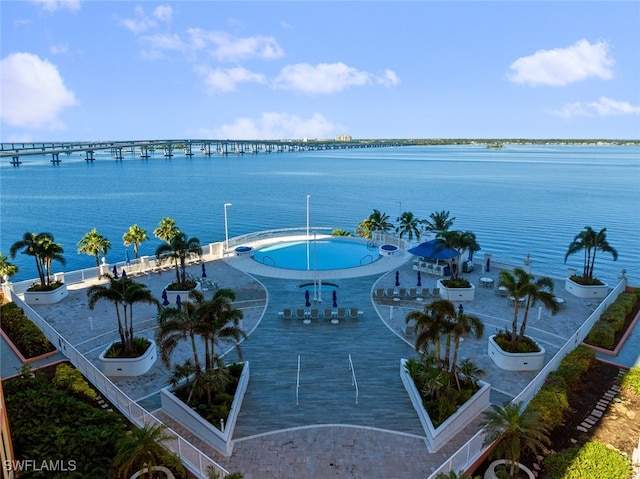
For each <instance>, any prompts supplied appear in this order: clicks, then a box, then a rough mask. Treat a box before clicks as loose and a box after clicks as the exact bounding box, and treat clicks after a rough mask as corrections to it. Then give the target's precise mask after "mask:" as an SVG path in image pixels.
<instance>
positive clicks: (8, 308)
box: [0, 303, 56, 358]
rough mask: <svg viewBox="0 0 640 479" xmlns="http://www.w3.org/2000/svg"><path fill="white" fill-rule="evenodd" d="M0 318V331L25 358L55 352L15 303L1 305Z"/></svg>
mask: <svg viewBox="0 0 640 479" xmlns="http://www.w3.org/2000/svg"><path fill="white" fill-rule="evenodd" d="M0 316H2V322H1V323H0V326H1V327H2V330H3V331H4V332H5V333H6V335H7V336H8V337H9V339H10V340H11V342H12V343H13V344H14V345H15V346H16V347H17V348H18V350H19V351H20V353H22V355H23V356H24V357H25V358H33V357H36V356H41V355H42V354H46V353H50V352H52V351H55V349H56V348H55V347H54V346H53V344H51V343H50V342H49V340H48V339H47V337H46V336H45V335H44V333H43V332H42V331H40V329H39V328H38V326H36V325H35V324H34V323H33V321H31V320H30V319H29V318H27V317H26V316H25V314H24V311H23V310H22V309H21V308H19V307H18V306H17V305H16V304H15V303H6V304H3V305H2V307H1V309H0Z"/></svg>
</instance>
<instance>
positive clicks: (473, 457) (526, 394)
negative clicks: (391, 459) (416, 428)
mask: <svg viewBox="0 0 640 479" xmlns="http://www.w3.org/2000/svg"><path fill="white" fill-rule="evenodd" d="M626 287H627V280H626V279H622V280H621V281H620V282H619V283H618V284H617V285H616V287H615V288H613V289H612V290H611V292H610V293H609V295H608V296H607V297H606V298H605V299H604V300H603V301H602V303H600V305H599V306H598V307H597V308H596V309H595V310H594V311H593V313H591V315H590V316H589V318H588V319H587V320H586V321H585V322H584V323H583V324H582V326H581V327H580V328H579V329H578V330H577V331H576V332H575V334H574V335H573V336H571V338H569V340H568V341H567V342H566V343H565V344H564V346H563V347H562V348H561V349H560V351H558V352H557V353H556V354H555V356H553V358H551V361H549V362H548V363H547V364H546V365H545V367H544V368H542V370H541V371H540V372H539V373H538V374H537V375H536V377H535V378H533V380H532V381H531V382H530V383H529V384H528V385H527V386H526V387H525V388H524V389H523V390H522V392H521V393H520V394H518V395H517V396H516V397H515V398H514V399H513V401H511V402H512V403H519V402H522V403H523V405H524V406H526V405H527V404H529V401H531V399H533V396H535V395H536V393H537V392H538V391H539V390H540V388H541V387H542V385H543V384H544V382H545V380H546V379H547V376H548V375H549V373H551V372H553V371H555V370H556V369H558V366H559V365H560V362H561V361H562V360H563V359H564V357H565V356H566V355H567V354H569V353H570V352H571V351H573V350H574V349H575V348H576V347H577V346H578V345H579V344H580V343H581V342H582V341H583V340H584V338H586V337H587V335H588V334H589V331H590V330H591V328H592V327H593V325H594V323H595V322H596V321H597V320H598V319H600V316H601V315H602V313H603V312H604V310H605V309H607V307H608V306H609V305H610V304H611V303H613V302H614V301H615V300H616V298H617V297H618V295H619V294H620V293H622V292H624V290H625V288H626ZM483 443H484V431H479V432H478V433H476V434H475V435H474V436H473V437H472V438H471V439H469V441H467V443H466V444H464V445H463V446H462V447H461V448H460V449H458V451H457V452H455V453H454V454H453V455H452V456H451V457H450V458H449V459H448V460H447V461H446V462H445V463H444V464H442V465H441V466H440V467H439V468H438V469H437V470H436V471H434V472H433V473H432V474H431V475H430V476H429V478H430V479H433V478H435V477H436V476H437V475H438V474H440V473H444V474H448V473H449V472H450V471H455V472H458V471H461V470H466V469H467V468H469V467H470V466H471V465H472V464H473V463H474V462H476V461H477V460H478V459H479V458H480V457H481V456H482V455H483V454H485V453H486V451H487V450H488V449H489V447H490V446H484V445H483Z"/></svg>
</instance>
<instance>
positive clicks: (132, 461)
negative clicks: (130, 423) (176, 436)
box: [113, 423, 173, 479]
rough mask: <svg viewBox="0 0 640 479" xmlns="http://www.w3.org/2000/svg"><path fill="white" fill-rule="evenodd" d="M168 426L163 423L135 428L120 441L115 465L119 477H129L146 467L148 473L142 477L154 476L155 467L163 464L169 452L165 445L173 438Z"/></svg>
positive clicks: (114, 461) (117, 446) (114, 460)
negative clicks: (167, 431) (167, 429)
mask: <svg viewBox="0 0 640 479" xmlns="http://www.w3.org/2000/svg"><path fill="white" fill-rule="evenodd" d="M166 428H167V427H166V426H165V425H164V424H162V423H159V424H156V425H147V426H144V427H142V428H134V429H133V430H132V431H131V434H125V435H124V436H123V437H122V438H121V439H120V440H119V441H118V443H117V445H116V456H115V457H114V459H113V466H114V468H115V470H116V472H117V473H118V476H119V477H122V478H129V477H130V476H131V474H132V473H135V472H137V471H141V470H143V469H145V468H146V469H147V473H146V474H145V475H143V476H140V477H147V478H149V479H151V478H152V477H154V475H153V469H154V468H155V467H157V466H160V465H162V464H163V458H164V457H165V456H166V455H167V454H168V451H167V450H166V449H164V447H163V446H164V444H166V443H167V442H168V441H169V440H172V439H173V438H172V437H171V436H170V435H168V434H167V433H166V432H165V430H166Z"/></svg>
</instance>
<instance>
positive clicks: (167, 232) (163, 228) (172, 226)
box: [153, 217, 180, 243]
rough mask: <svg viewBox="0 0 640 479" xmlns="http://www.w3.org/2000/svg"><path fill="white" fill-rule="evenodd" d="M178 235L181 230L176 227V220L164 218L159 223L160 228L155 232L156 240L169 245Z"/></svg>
mask: <svg viewBox="0 0 640 479" xmlns="http://www.w3.org/2000/svg"><path fill="white" fill-rule="evenodd" d="M178 233H180V228H178V227H177V226H176V220H174V219H173V218H168V217H165V218H162V219H161V220H160V223H158V227H157V228H156V229H154V230H153V234H154V236H155V237H156V238H158V239H161V240H163V241H166V242H167V243H168V242H169V241H170V240H171V238H173V237H174V236H175V235H177V234H178Z"/></svg>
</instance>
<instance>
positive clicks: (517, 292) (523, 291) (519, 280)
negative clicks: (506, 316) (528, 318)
mask: <svg viewBox="0 0 640 479" xmlns="http://www.w3.org/2000/svg"><path fill="white" fill-rule="evenodd" d="M498 276H499V278H500V279H499V281H498V286H504V287H505V288H507V294H508V295H510V296H511V298H513V321H512V322H511V342H512V343H515V342H516V341H517V339H518V313H519V311H520V300H521V299H522V298H526V297H527V296H528V295H529V293H530V292H531V279H530V274H529V273H527V272H526V271H525V270H524V269H522V268H515V269H514V270H513V274H512V273H511V272H510V271H506V270H502V271H500V273H498Z"/></svg>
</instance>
